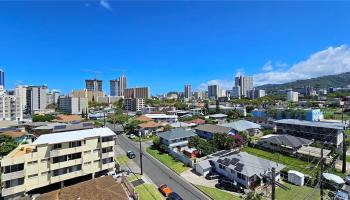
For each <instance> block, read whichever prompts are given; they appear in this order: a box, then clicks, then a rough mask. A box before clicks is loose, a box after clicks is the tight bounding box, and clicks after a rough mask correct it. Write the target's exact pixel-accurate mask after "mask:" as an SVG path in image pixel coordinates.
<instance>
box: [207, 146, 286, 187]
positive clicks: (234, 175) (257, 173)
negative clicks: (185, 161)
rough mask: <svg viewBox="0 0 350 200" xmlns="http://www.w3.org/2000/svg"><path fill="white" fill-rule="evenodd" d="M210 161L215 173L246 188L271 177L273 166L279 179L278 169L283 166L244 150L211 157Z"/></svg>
mask: <svg viewBox="0 0 350 200" xmlns="http://www.w3.org/2000/svg"><path fill="white" fill-rule="evenodd" d="M210 163H211V165H212V166H213V169H214V170H215V171H216V172H217V173H219V174H221V175H222V176H225V177H227V178H229V179H231V180H232V181H233V182H236V183H239V184H241V185H243V186H244V187H246V188H250V187H254V186H256V185H260V184H263V182H264V179H265V177H270V178H271V169H272V168H273V167H274V168H275V172H276V180H279V179H280V171H281V170H282V169H283V168H284V167H285V166H284V165H282V164H280V163H276V162H272V161H269V160H266V159H263V158H259V157H256V156H253V155H250V154H248V153H246V152H240V153H237V154H233V155H229V156H226V157H216V158H212V159H211V161H210Z"/></svg>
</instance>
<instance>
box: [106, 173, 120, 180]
mask: <svg viewBox="0 0 350 200" xmlns="http://www.w3.org/2000/svg"><path fill="white" fill-rule="evenodd" d="M107 175H108V176H112V177H113V179H114V180H117V179H118V178H119V177H122V175H123V173H116V172H108V173H107Z"/></svg>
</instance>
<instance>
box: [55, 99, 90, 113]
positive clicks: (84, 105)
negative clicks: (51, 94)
mask: <svg viewBox="0 0 350 200" xmlns="http://www.w3.org/2000/svg"><path fill="white" fill-rule="evenodd" d="M58 106H59V108H60V110H61V111H63V112H67V113H69V114H73V115H74V114H78V115H79V114H81V113H82V112H83V111H84V112H85V111H86V110H87V109H88V107H89V101H88V98H80V97H69V96H65V97H60V98H59V105H58Z"/></svg>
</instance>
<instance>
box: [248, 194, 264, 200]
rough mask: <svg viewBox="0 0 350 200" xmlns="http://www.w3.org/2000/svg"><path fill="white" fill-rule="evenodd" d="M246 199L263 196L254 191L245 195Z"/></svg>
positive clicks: (251, 199)
mask: <svg viewBox="0 0 350 200" xmlns="http://www.w3.org/2000/svg"><path fill="white" fill-rule="evenodd" d="M245 199H246V200H262V199H263V196H262V195H261V194H258V193H256V192H249V193H248V194H247V196H246V197H245Z"/></svg>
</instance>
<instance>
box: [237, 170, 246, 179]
mask: <svg viewBox="0 0 350 200" xmlns="http://www.w3.org/2000/svg"><path fill="white" fill-rule="evenodd" d="M237 178H239V179H241V180H245V176H244V175H243V174H241V173H239V172H237Z"/></svg>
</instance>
